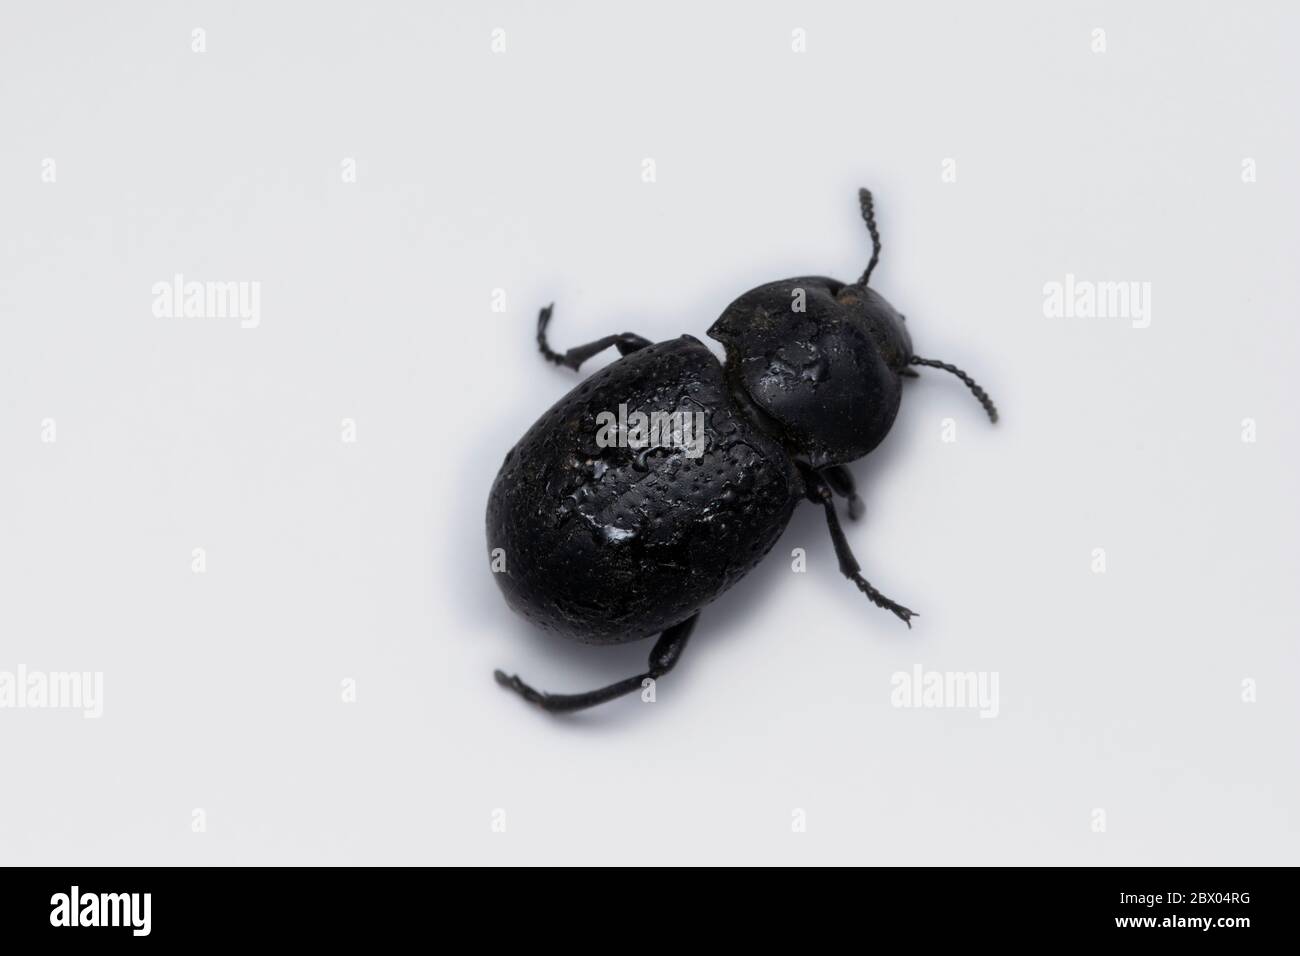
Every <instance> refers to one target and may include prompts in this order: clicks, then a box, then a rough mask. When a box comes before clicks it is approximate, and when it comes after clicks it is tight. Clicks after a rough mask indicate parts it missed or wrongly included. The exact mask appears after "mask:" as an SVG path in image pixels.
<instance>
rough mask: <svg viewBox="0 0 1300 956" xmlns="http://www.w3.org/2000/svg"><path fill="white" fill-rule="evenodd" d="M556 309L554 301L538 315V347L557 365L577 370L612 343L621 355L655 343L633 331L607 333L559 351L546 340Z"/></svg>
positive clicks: (544, 355) (543, 354) (546, 357)
mask: <svg viewBox="0 0 1300 956" xmlns="http://www.w3.org/2000/svg"><path fill="white" fill-rule="evenodd" d="M554 309H555V303H554V302H552V303H551V304H550V305H548V306H547V307H546V308H544V309H542V311H541V312H540V313H539V314H538V316H537V347H538V349H540V350H541V353H542V356H543V357H544V358H545V359H546V360H547V361H548V362H554V363H555V364H556V365H563V366H564V367H566V368H571V369H573V370H574V371H575V372H576V371H577V370H578V366H580V365H581V364H582V363H583V362H585V361H587V359H589V358H591V357H592V356H593V355H596V354H598V353H600V352H603V351H605V349H607V348H609V347H610V346H611V345H612V346H614V347H616V348H617V349H618V354H619V355H631V354H632V353H633V352H635V351H637V350H638V349H643V348H645V347H646V346H647V345H653V344H654V343H653V342H651V341H650V340H649V339H647V338H645V337H644V336H641V335H637V334H635V333H633V332H619V333H617V334H615V335H606V336H605V337H604V338H600V339H596V341H594V342H588V343H587V344H586V345H575V346H574V347H573V348H571V349H569V350H568V351H567V352H557V351H555V350H554V349H553V348H551V346H550V343H548V342H547V340H546V326H547V325H548V324H549V323H550V321H551V312H552V311H554Z"/></svg>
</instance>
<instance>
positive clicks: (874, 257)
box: [857, 189, 880, 289]
mask: <svg viewBox="0 0 1300 956" xmlns="http://www.w3.org/2000/svg"><path fill="white" fill-rule="evenodd" d="M858 204H859V205H861V206H862V221H863V222H865V223H866V224H867V232H869V233H871V261H870V262H868V263H867V271H866V272H864V273H862V278H861V279H859V280H858V282H857V284H858V285H860V286H862V287H863V288H864V289H865V288H866V286H867V283H868V282H870V281H871V273H872V271H873V270H874V269H875V268H876V263H877V262H879V261H880V230H879V229H877V228H876V207H875V204H874V202H873V201H872V199H871V190H870V189H859V190H858Z"/></svg>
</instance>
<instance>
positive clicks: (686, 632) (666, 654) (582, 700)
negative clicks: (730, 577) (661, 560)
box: [492, 614, 699, 713]
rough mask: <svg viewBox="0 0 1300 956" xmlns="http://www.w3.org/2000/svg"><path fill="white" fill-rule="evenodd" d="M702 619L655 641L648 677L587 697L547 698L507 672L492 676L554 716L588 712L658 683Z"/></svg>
mask: <svg viewBox="0 0 1300 956" xmlns="http://www.w3.org/2000/svg"><path fill="white" fill-rule="evenodd" d="M698 618H699V615H698V614H693V615H692V616H690V617H688V618H687V619H686V620H684V621H682V622H681V623H680V624H674V625H673V626H672V627H670V628H668V630H666V631H664V632H663V633H662V634H660V635H659V640H657V641H655V646H654V647H653V648H652V649H651V651H650V664H649V667H650V669H649V670H647V671H646V672H645V673H644V674H638V675H637V676H636V677H628V678H626V679H624V680H621V681H618V682H617V683H615V684H610V685H609V686H608V687H602V688H600V689H599V690H589V691H587V692H586V693H585V694H547V693H545V692H544V691H540V690H535V689H534V688H532V687H530V686H528V685H527V684H525V683H524V682H523V681H522V680H520V679H519V675H518V674H515V675H514V676H510V675H507V674H506V673H505V672H504V671H494V672H493V675H492V676H493V677H495V678H496V681H497V683H498V684H500V685H501V686H502V687H508V688H510V689H511V690H513V691H514V692H515V693H516V694H518V695H519V696H520V697H522V698H523V699H524V700H526V701H529V702H530V703H533V704H536V705H537V706H538V707H540V708H542V710H547V711H550V712H551V713H566V712H570V711H575V710H585V709H586V708H588V707H595V706H596V705H597V704H603V703H605V701H607V700H613V699H614V698H615V697H622V696H623V695H624V694H631V693H635V692H636V691H638V690H640V689H641V687H642V683H643V682H644V681H646V680H658V679H659V678H660V677H663V676H664V675H665V674H667V673H668V672H669V671H670V670H672V669H673V667H675V666H676V664H677V661H678V660H679V659H680V658H681V656H682V651H683V650H685V649H686V642H687V640H688V639H689V638H690V636H691V631H692V630H694V628H695V622H696V620H697V619H698Z"/></svg>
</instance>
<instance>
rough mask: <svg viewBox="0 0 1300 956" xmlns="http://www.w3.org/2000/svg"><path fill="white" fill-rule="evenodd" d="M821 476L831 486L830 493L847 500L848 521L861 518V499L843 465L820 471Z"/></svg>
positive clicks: (850, 473)
mask: <svg viewBox="0 0 1300 956" xmlns="http://www.w3.org/2000/svg"><path fill="white" fill-rule="evenodd" d="M821 476H822V477H823V478H825V479H826V483H827V484H828V485H830V486H831V491H833V492H835V493H836V494H837V495H839V496H840V497H841V498H847V499H849V519H850V520H851V521H857V520H858V519H859V518H861V517H862V499H861V498H859V497H858V488H857V485H856V484H855V483H854V481H853V473H852V472H851V471H849V470H848V468H846V467H845V466H844V465H830V466H829V467H827V468H823V469H822V470H821Z"/></svg>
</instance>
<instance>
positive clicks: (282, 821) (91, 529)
mask: <svg viewBox="0 0 1300 956" xmlns="http://www.w3.org/2000/svg"><path fill="white" fill-rule="evenodd" d="M2 16H3V24H2V26H0V128H2V129H3V130H4V136H3V147H2V148H0V239H3V242H4V244H5V248H4V254H3V257H0V448H3V459H2V464H3V467H0V501H3V508H2V509H0V681H3V680H4V676H3V675H5V674H9V675H10V677H9V680H10V687H11V689H15V688H17V689H19V690H22V692H23V694H26V693H28V691H29V690H30V688H31V687H32V686H34V685H32V684H31V683H30V681H31V679H32V675H33V674H35V675H37V677H38V679H39V678H40V677H41V676H42V675H43V676H44V678H45V679H53V678H54V677H55V676H57V675H58V674H61V673H72V672H75V673H79V674H81V673H85V674H97V675H99V677H100V679H101V680H102V685H101V693H100V695H99V700H98V701H97V704H96V706H97V707H98V709H99V710H100V714H99V716H97V717H95V716H92V717H86V716H84V715H83V711H82V710H80V709H76V708H74V707H62V708H57V707H49V706H45V707H41V706H30V707H19V706H16V703H17V698H16V697H12V698H11V703H13V704H14V706H6V707H0V752H2V753H3V754H4V768H5V769H4V771H3V774H2V775H0V776H2V777H3V783H2V784H0V862H5V863H26V864H145V863H159V864H176V863H179V864H228V863H353V862H357V863H361V862H364V863H436V862H455V863H476V862H484V863H504V862H512V863H544V862H558V863H578V862H605V863H679V862H680V863H694V862H741V863H751V862H783V863H813V862H817V863H826V862H837V863H846V862H855V863H889V864H935V863H963V864H964V863H1040V864H1042V863H1045V864H1057V863H1070V864H1247V863H1249V864H1254V863H1294V862H1296V858H1297V849H1298V848H1300V838H1298V837H1297V818H1296V810H1295V808H1296V806H1297V803H1300V775H1298V773H1297V765H1296V754H1297V746H1296V745H1297V739H1296V734H1297V717H1300V706H1298V705H1297V698H1296V695H1295V692H1294V690H1295V686H1296V680H1297V676H1298V674H1297V665H1298V663H1300V662H1298V660H1297V650H1296V627H1297V625H1296V622H1297V620H1300V593H1298V592H1297V589H1296V586H1295V582H1296V578H1297V570H1300V560H1298V559H1300V545H1298V543H1297V542H1298V540H1300V539H1298V536H1297V533H1296V532H1297V505H1296V497H1295V489H1296V487H1297V482H1296V479H1297V470H1298V468H1297V465H1298V463H1300V457H1298V452H1297V449H1300V434H1298V432H1300V429H1298V428H1297V417H1296V411H1295V409H1296V404H1297V386H1296V384H1295V383H1296V379H1295V375H1296V359H1297V356H1298V354H1300V349H1297V345H1298V344H1300V333H1298V332H1297V325H1298V323H1297V315H1298V312H1300V291H1298V290H1297V284H1296V271H1295V264H1296V261H1297V255H1298V254H1300V218H1298V217H1297V216H1296V210H1297V199H1298V198H1300V186H1298V185H1297V180H1296V177H1295V175H1294V171H1295V170H1296V169H1297V167H1298V161H1300V155H1298V147H1300V136H1298V135H1297V127H1296V123H1295V117H1296V115H1297V102H1296V101H1297V89H1300V85H1298V84H1297V68H1296V65H1295V63H1296V61H1295V58H1294V53H1293V50H1292V49H1291V47H1292V46H1293V42H1292V38H1293V37H1294V36H1295V34H1296V31H1297V28H1300V14H1297V12H1296V10H1295V9H1294V8H1293V7H1290V6H1288V5H1286V4H1281V3H1277V4H1267V3H1255V4H1245V5H1241V4H1228V3H1202V4H1185V3H1174V2H1158V3H1146V4H1141V5H1133V4H1122V3H1098V4H1071V5H1057V4H1038V3H1030V2H1023V3H1000V4H994V5H971V4H962V3H955V2H954V3H915V4H914V3H891V4H875V3H871V4H868V3H861V4H859V3H824V4H794V3H781V4H776V3H739V2H733V3H719V4H708V5H703V4H692V3H676V2H674V3H658V4H653V5H649V6H647V5H615V4H602V3H571V4H563V5H555V6H554V7H552V6H551V5H546V6H543V5H540V4H524V3H516V4H505V3H482V4H439V5H431V4H420V3H391V2H377V3H346V4H345V3H339V4H313V3H305V2H298V3H280V4H273V5H272V4H262V3H251V2H250V3H231V4H225V3H223V4H216V3H191V2H182V3H167V4H163V3H156V4H135V5H131V6H130V7H129V8H127V7H116V8H114V7H109V6H103V5H99V4H91V3H64V4H23V5H21V6H17V5H11V6H9V7H7V8H6V9H5V11H4V13H3V15H2ZM196 31H197V32H196ZM647 161H649V165H647ZM859 186H868V187H870V188H871V189H872V190H873V191H874V192H875V196H876V202H877V210H878V217H879V223H880V228H881V231H882V234H883V238H884V252H883V257H882V260H881V263H880V266H879V268H878V269H877V270H876V273H875V276H874V278H873V286H874V287H875V288H876V289H878V290H879V291H880V292H881V293H882V294H884V295H885V296H886V297H887V298H889V299H890V300H891V301H892V302H893V303H894V304H895V305H896V306H897V307H898V308H899V309H900V310H901V311H902V312H904V313H905V314H906V315H907V316H908V324H909V327H910V329H911V332H912V335H913V338H914V340H915V343H916V348H917V351H918V352H919V353H920V354H922V355H927V356H933V357H937V358H941V359H945V360H947V361H950V362H953V363H955V364H957V365H960V366H961V367H963V368H965V369H967V370H968V371H969V372H971V374H972V375H974V376H975V377H976V378H977V379H978V380H979V381H980V382H981V384H983V385H984V386H985V387H986V388H987V389H988V390H989V392H990V393H991V394H992V396H993V398H994V399H995V400H996V401H997V403H998V406H999V408H1000V409H1001V411H1002V415H1003V418H1002V421H1001V422H1000V423H999V424H998V425H997V426H990V425H989V424H988V423H987V421H985V420H984V418H983V415H982V412H981V411H980V409H979V406H978V405H977V404H976V403H975V401H974V400H973V399H972V398H971V396H970V395H969V393H968V392H967V391H966V389H965V388H964V387H963V386H962V385H961V383H960V382H957V381H956V380H954V379H952V378H951V377H950V376H947V375H944V374H942V373H939V372H930V373H924V374H923V375H922V377H921V378H920V379H918V380H917V381H914V382H911V383H909V384H908V385H907V388H906V392H905V396H904V399H903V407H902V411H901V413H900V415H899V418H898V421H897V423H896V424H895V426H894V429H893V432H892V434H891V435H890V437H889V438H888V439H887V441H886V442H885V443H884V445H883V446H882V447H881V448H880V449H879V450H878V451H876V452H875V453H873V454H872V455H871V456H869V457H868V458H867V459H865V460H863V461H861V462H859V463H857V464H856V465H855V466H854V467H853V472H854V474H855V476H856V478H857V481H858V485H859V489H860V491H861V493H862V495H863V498H864V500H865V504H866V515H865V517H864V518H863V519H862V520H861V521H859V522H857V523H854V524H847V525H846V527H847V529H848V534H849V539H850V542H851V543H852V546H853V548H854V550H855V552H856V554H857V556H858V558H859V560H860V561H861V563H862V565H863V568H864V573H865V574H866V576H867V577H868V578H869V579H870V580H871V581H872V582H873V583H874V584H876V585H877V586H878V587H880V589H881V590H882V591H884V592H885V593H886V594H888V595H890V596H891V597H894V598H896V599H897V600H899V601H901V602H902V603H904V604H906V605H907V606H909V607H911V608H913V609H915V610H916V611H918V612H919V613H920V615H921V616H920V617H919V618H918V619H917V621H916V626H915V627H914V628H913V629H912V630H911V631H908V630H907V629H906V628H904V627H903V626H902V624H901V623H900V622H899V621H897V620H896V619H895V618H894V617H893V616H891V615H890V614H888V613H886V612H884V611H881V610H879V609H877V608H875V607H872V606H871V605H870V603H869V602H868V601H867V600H866V599H865V598H864V597H863V596H862V595H861V594H860V593H858V591H857V590H856V589H855V588H854V587H853V586H852V585H851V584H849V583H848V582H846V581H845V580H843V579H842V578H841V577H840V576H839V574H838V573H837V570H836V567H835V561H834V556H833V553H832V550H831V546H830V541H829V538H828V536H827V534H826V530H825V524H824V520H823V517H822V515H821V514H820V513H819V512H818V511H817V510H816V509H814V508H813V507H812V506H810V505H803V506H801V507H800V508H799V509H798V511H797V512H796V515H795V517H794V520H793V521H792V523H791V525H790V527H789V529H788V530H787V532H786V534H785V536H784V537H783V538H782V540H781V542H780V543H779V544H778V545H777V547H776V549H775V551H774V552H773V553H772V554H771V555H770V556H769V558H768V559H767V561H766V562H765V563H764V564H763V565H762V566H760V567H759V569H758V570H756V571H755V572H754V573H753V574H752V575H751V576H750V577H749V578H748V579H746V580H745V581H744V582H742V583H741V584H740V585H738V586H737V587H736V588H734V589H733V590H732V591H730V592H729V593H727V594H726V595H725V596H723V597H722V598H721V599H720V600H718V601H717V602H716V603H715V604H713V605H711V606H709V607H708V608H706V609H705V611H704V613H703V614H702V616H701V618H700V623H699V627H698V629H697V631H696V634H695V637H694V638H693V641H692V645H691V647H690V648H689V650H688V652H687V655H686V657H685V658H684V660H683V661H682V663H681V664H680V666H679V667H678V668H677V670H675V671H674V672H673V673H672V674H671V675H670V676H669V677H667V678H665V679H664V680H662V681H660V683H659V686H658V689H657V695H656V701H655V702H654V703H653V704H652V705H651V704H644V703H642V702H641V701H639V700H638V699H637V698H636V697H631V698H626V699H623V700H621V701H618V702H615V703H612V704H609V705H607V706H605V707H603V708H601V709H600V710H597V711H592V712H590V713H588V714H585V715H581V716H580V717H578V718H577V719H574V720H569V721H556V720H554V719H549V718H547V717H546V716H545V715H543V714H540V713H537V712H535V711H533V710H532V709H531V708H528V707H526V706H525V705H524V704H523V703H522V702H521V701H519V700H518V699H516V698H515V697H513V696H511V695H509V694H506V693H505V692H503V691H502V690H501V689H500V688H498V687H497V686H496V685H495V684H494V683H493V682H492V678H491V672H492V669H493V668H494V667H503V668H505V669H507V670H509V671H511V672H515V671H517V672H519V673H520V674H522V675H524V676H525V677H526V678H527V679H529V680H530V681H531V682H533V683H535V684H536V685H537V686H539V687H542V688H545V689H548V690H553V691H576V690H585V689H589V688H591V687H595V686H598V685H600V684H604V683H607V682H609V681H611V680H614V679H617V678H620V677H624V676H626V675H629V674H632V673H635V672H637V671H639V670H641V669H642V667H643V665H644V660H645V654H646V651H647V650H648V646H647V645H645V644H637V645H632V646H627V647H620V648H613V649H610V648H604V649H601V648H595V649H593V648H584V647H580V646H577V645H573V646H570V645H568V644H565V643H564V642H562V641H559V640H557V639H555V638H551V637H548V636H546V635H543V634H539V633H537V632H536V631H534V630H532V629H531V628H530V627H529V626H528V625H526V624H525V622H523V621H522V620H521V619H519V618H517V617H516V616H515V615H513V614H512V613H511V612H510V610H509V609H508V608H507V607H506V605H505V604H504V602H503V601H502V600H501V597H500V595H499V593H498V591H497V588H496V586H495V583H494V581H493V580H492V575H491V573H490V571H489V568H488V562H487V547H486V542H485V541H484V535H483V511H484V505H485V502H486V498H487V492H488V487H489V485H490V483H491V481H492V479H493V476H494V475H495V473H496V470H497V468H498V467H499V466H500V463H501V460H502V458H503V456H504V455H505V452H506V451H507V450H508V449H509V448H510V446H511V445H512V444H513V443H514V442H515V441H516V440H517V439H518V438H519V437H520V436H521V435H522V434H523V432H524V431H525V429H526V428H527V427H528V426H529V425H531V424H532V422H533V421H534V420H535V419H536V418H537V417H539V416H540V415H541V413H542V412H543V411H545V409H546V408H547V407H549V405H550V404H551V403H552V402H554V401H555V400H556V399H558V398H559V397H561V396H562V395H563V394H564V393H565V392H566V391H567V390H568V389H569V388H570V387H572V385H573V384H574V382H575V381H576V380H577V377H576V376H574V375H573V374H572V373H570V372H568V371H567V370H563V369H557V368H555V367H553V366H549V365H547V364H545V363H544V362H543V361H542V360H541V359H540V357H539V356H538V355H537V353H536V350H535V347H534V343H533V335H534V327H535V326H534V323H535V318H536V312H537V309H538V307H540V306H541V305H544V304H546V303H548V302H551V301H554V302H555V303H556V312H555V319H554V321H553V323H552V342H553V344H555V345H556V346H557V347H561V348H563V347H567V346H569V345H573V344H577V343H579V342H584V341H588V340H590V339H593V338H596V337H598V336H600V335H604V334H606V333H609V332H621V331H633V332H637V333H640V334H642V335H645V336H647V337H649V338H652V339H656V340H658V339H665V338H669V337H673V336H677V335H679V334H682V333H685V332H690V333H692V334H694V335H696V336H700V337H702V336H703V332H704V330H705V329H706V328H708V326H709V325H710V324H711V323H712V321H713V320H714V319H715V318H716V317H717V315H718V314H719V313H720V312H721V310H722V309H723V308H724V307H725V306H726V305H727V303H728V302H730V301H731V300H732V299H733V298H734V297H736V296H737V295H739V294H740V293H741V292H743V291H745V290H746V289H748V288H750V287H752V286H755V285H757V284H759V283H762V282H765V281H769V280H774V279H779V278H784V277H787V276H796V275H804V274H810V273H811V274H825V275H831V276H836V277H839V278H841V279H846V280H847V279H852V278H854V277H856V276H857V275H859V274H860V272H861V270H862V268H863V266H864V264H865V260H866V256H867V254H868V250H869V244H868V240H867V236H866V233H865V230H864V228H863V226H862V223H861V221H860V219H859V218H858V214H857V208H856V199H855V190H856V189H857V187H859ZM177 276H181V277H182V279H181V282H182V284H183V283H184V282H191V281H202V282H221V283H225V282H232V283H236V284H237V285H236V286H234V287H232V288H234V289H235V291H236V293H237V295H236V297H235V298H233V299H231V300H230V301H229V302H227V303H225V307H224V308H222V307H218V308H217V309H216V310H215V312H211V311H209V312H207V313H205V314H204V315H201V316H195V315H187V314H186V310H185V308H184V307H183V305H180V304H177V303H172V305H171V306H170V307H169V306H168V305H167V304H166V302H165V301H163V300H164V299H165V297H166V293H165V292H163V291H159V289H160V287H166V286H168V285H169V284H172V283H174V282H175V281H176V277H177ZM1067 282H1068V283H1070V289H1071V292H1070V298H1069V302H1070V303H1072V304H1078V303H1081V302H1082V301H1083V298H1080V297H1081V296H1084V295H1085V293H1084V291H1083V290H1085V289H1089V288H1091V289H1093V290H1094V291H1101V292H1102V294H1103V296H1104V295H1105V287H1103V286H1102V284H1103V283H1124V284H1125V285H1124V288H1125V289H1131V290H1133V291H1134V293H1135V296H1136V298H1133V299H1131V300H1130V301H1129V302H1128V304H1127V305H1122V304H1121V305H1120V306H1119V307H1118V308H1117V309H1115V310H1108V309H1102V308H1094V310H1093V314H1091V315H1089V314H1088V310H1087V309H1086V308H1083V307H1080V308H1078V309H1074V308H1070V309H1065V308H1064V306H1062V308H1061V309H1055V308H1054V307H1053V304H1052V301H1051V300H1052V292H1051V289H1052V288H1053V286H1052V284H1053V283H1059V284H1060V286H1061V291H1062V295H1064V288H1065V285H1066V283H1067ZM1129 283H1132V284H1133V285H1131V286H1130V285H1128V284H1129ZM182 288H183V285H182ZM1045 290H1048V291H1045ZM240 296H242V298H240ZM205 307H206V302H205ZM1067 312H1068V313H1069V314H1065V313H1067ZM1098 312H1104V313H1106V314H1097V313H1098ZM1112 312H1113V313H1114V314H1111V313H1112ZM611 359H612V354H611V356H610V357H604V356H602V357H601V358H600V359H597V360H595V361H593V362H592V363H590V365H589V366H588V368H589V369H594V368H596V367H599V366H600V365H601V364H603V363H604V362H606V361H609V360H611ZM584 371H585V370H584ZM799 548H801V549H803V550H804V552H805V554H806V566H807V569H806V571H805V572H804V573H796V572H795V571H794V570H793V564H794V561H793V558H792V556H791V555H792V552H793V551H794V550H795V549H799ZM1099 559H1100V563H1099ZM20 668H23V669H24V670H23V673H24V675H26V676H25V678H24V682H23V684H22V686H21V688H19V687H18V685H17V683H16V681H17V677H18V674H19V669H20ZM917 668H920V669H921V672H922V674H923V675H924V674H928V673H931V672H937V673H940V674H943V673H959V674H964V673H972V674H977V675H983V676H984V677H985V679H986V680H987V679H990V678H992V677H993V676H994V675H996V680H997V691H998V697H997V708H996V715H995V716H993V715H990V716H986V717H981V716H980V713H979V712H978V711H977V710H975V709H971V708H960V707H939V708H926V707H917V708H908V707H900V706H896V704H897V703H898V702H899V699H898V696H897V694H896V691H897V690H898V686H899V685H898V681H897V680H896V679H895V675H898V674H903V675H912V674H914V673H915V670H916V669H917ZM908 679H910V677H909V678H908ZM92 686H93V685H92ZM23 702H24V703H32V704H35V703H36V701H35V699H34V698H31V697H24V698H23ZM47 703H48V701H47Z"/></svg>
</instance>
